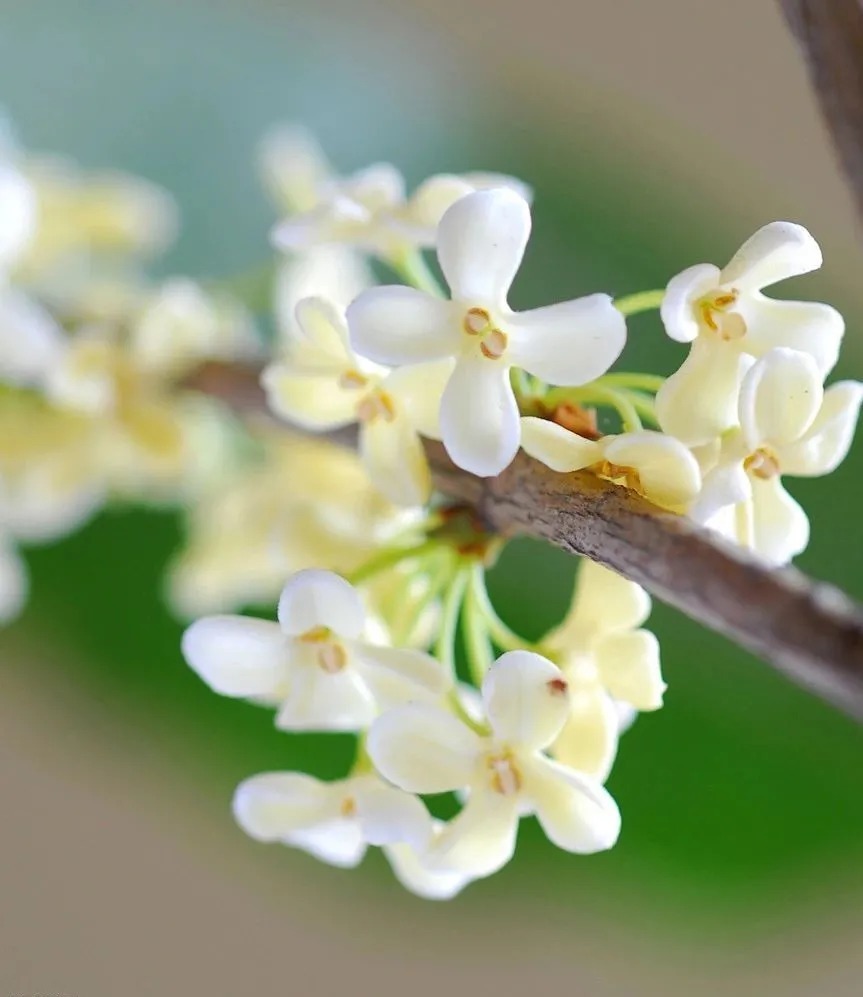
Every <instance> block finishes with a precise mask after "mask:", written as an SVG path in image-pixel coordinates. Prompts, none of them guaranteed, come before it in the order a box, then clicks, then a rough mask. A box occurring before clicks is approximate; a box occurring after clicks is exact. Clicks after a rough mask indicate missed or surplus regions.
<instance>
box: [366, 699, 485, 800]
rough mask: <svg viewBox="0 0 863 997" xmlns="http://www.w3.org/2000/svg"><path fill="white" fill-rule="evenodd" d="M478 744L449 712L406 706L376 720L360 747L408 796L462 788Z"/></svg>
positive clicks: (479, 747)
mask: <svg viewBox="0 0 863 997" xmlns="http://www.w3.org/2000/svg"><path fill="white" fill-rule="evenodd" d="M482 744H483V742H482V741H481V739H480V738H479V737H478V736H477V735H476V734H474V733H473V731H471V730H470V729H469V728H468V727H466V726H465V725H464V724H463V723H462V722H461V721H460V720H458V719H457V718H456V717H454V716H453V715H452V714H451V713H447V712H446V711H444V710H442V709H440V708H439V707H436V706H429V705H426V704H421V703H412V704H410V705H408V706H401V707H399V708H397V709H394V710H390V711H389V712H387V713H385V714H384V715H383V716H381V717H379V718H378V719H377V720H376V721H375V722H374V724H373V725H372V728H371V730H370V731H369V734H368V740H367V742H366V747H367V749H368V752H369V755H370V757H371V759H372V761H373V762H374V764H375V768H377V770H378V771H379V772H380V773H381V775H383V776H384V778H386V779H388V780H389V781H390V782H392V783H393V784H394V785H396V786H398V787H399V788H400V789H404V790H406V791H407V792H409V793H446V792H449V791H451V790H454V789H461V788H462V787H464V786H467V785H468V783H469V782H470V780H471V777H472V775H473V771H474V766H475V765H476V762H477V758H478V756H479V753H480V750H481V748H482Z"/></svg>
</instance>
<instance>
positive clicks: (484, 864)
mask: <svg viewBox="0 0 863 997" xmlns="http://www.w3.org/2000/svg"><path fill="white" fill-rule="evenodd" d="M518 823H519V798H518V796H504V795H503V794H501V793H495V792H492V791H485V790H479V789H476V790H473V791H472V792H471V794H470V796H469V797H468V799H467V802H466V803H465V805H464V807H463V809H462V811H461V813H459V814H458V816H456V817H454V818H453V819H452V820H451V821H450V822H449V823H448V824H447V825H446V826H445V827H444V828H443V829H442V830H441V832H440V834H439V835H438V836H437V837H436V839H435V840H434V842H433V843H432V845H431V847H430V848H429V850H428V853H427V854H428V863H429V866H430V867H431V868H432V869H435V868H437V869H441V870H450V871H454V872H462V873H464V874H466V875H469V876H471V877H473V878H474V879H479V878H481V877H483V876H491V875H492V874H493V873H495V872H497V871H498V870H499V869H502V868H503V867H504V866H505V865H506V864H507V862H509V860H510V859H511V858H512V856H513V854H514V853H515V842H516V837H517V835H518Z"/></svg>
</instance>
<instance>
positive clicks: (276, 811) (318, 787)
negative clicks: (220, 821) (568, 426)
mask: <svg viewBox="0 0 863 997" xmlns="http://www.w3.org/2000/svg"><path fill="white" fill-rule="evenodd" d="M233 810H234V817H235V818H236V821H237V823H238V824H239V825H240V827H241V828H242V829H243V830H244V831H245V832H246V834H248V835H249V836H250V837H252V838H255V839H256V840H257V841H283V840H284V839H285V837H286V835H288V834H290V833H291V832H293V831H296V830H298V829H300V828H304V827H312V826H314V825H315V824H318V823H321V822H323V821H328V820H332V819H334V818H335V817H336V816H338V803H337V799H336V794H334V793H333V791H332V787H331V786H329V785H328V784H327V783H324V782H321V781H320V780H319V779H315V778H313V777H312V776H310V775H305V774H304V773H302V772H265V773H262V774H261V775H256V776H252V778H250V779H246V780H245V782H241V783H240V785H239V786H238V787H237V791H236V793H235V794H234V803H233Z"/></svg>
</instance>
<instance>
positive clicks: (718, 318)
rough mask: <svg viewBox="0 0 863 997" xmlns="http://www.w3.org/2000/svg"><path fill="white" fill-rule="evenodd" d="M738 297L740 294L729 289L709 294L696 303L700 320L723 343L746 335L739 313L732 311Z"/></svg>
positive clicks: (744, 324)
mask: <svg viewBox="0 0 863 997" xmlns="http://www.w3.org/2000/svg"><path fill="white" fill-rule="evenodd" d="M739 297H740V292H739V291H738V290H736V289H735V288H731V290H729V291H718V292H717V293H715V294H709V295H707V296H706V297H704V298H702V299H701V301H699V302H698V310H699V312H700V313H701V320H702V321H703V322H704V324H705V325H706V326H707V328H708V329H710V330H711V331H712V332H715V333H716V334H717V335H718V336H719V338H720V339H722V340H724V341H725V342H730V341H731V340H733V339H742V338H743V337H744V336H745V335H746V322H745V321H744V319H743V316H742V315H741V314H740V313H739V312H736V311H734V305H735V304H737V299H738V298H739Z"/></svg>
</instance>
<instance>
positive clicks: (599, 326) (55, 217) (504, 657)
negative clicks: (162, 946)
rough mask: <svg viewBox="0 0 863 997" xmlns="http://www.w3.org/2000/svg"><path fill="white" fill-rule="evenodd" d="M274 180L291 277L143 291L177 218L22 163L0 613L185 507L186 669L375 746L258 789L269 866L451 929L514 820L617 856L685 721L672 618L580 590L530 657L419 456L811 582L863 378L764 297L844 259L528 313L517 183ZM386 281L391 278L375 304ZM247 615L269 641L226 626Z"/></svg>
mask: <svg viewBox="0 0 863 997" xmlns="http://www.w3.org/2000/svg"><path fill="white" fill-rule="evenodd" d="M260 165H261V174H262V178H263V181H264V184H265V186H266V188H267V189H268V191H269V192H270V194H271V196H272V198H273V201H274V203H275V204H276V206H277V208H278V210H279V211H280V213H282V214H283V215H284V217H283V218H282V220H281V221H280V222H279V223H278V224H277V225H276V227H275V229H274V231H273V243H274V246H275V247H276V250H277V263H276V265H275V268H273V266H272V265H268V266H267V268H266V269H265V270H264V271H263V272H262V273H261V274H260V275H257V274H254V273H253V274H251V275H246V276H244V277H241V278H238V279H232V280H229V281H221V282H211V283H208V284H201V283H200V282H196V281H193V280H190V279H188V278H185V277H182V276H180V277H173V278H169V279H166V280H161V281H152V280H151V279H149V278H148V277H147V275H146V270H145V267H144V263H145V262H146V260H147V259H148V258H149V257H151V256H152V255H153V254H154V253H155V252H157V251H160V250H162V249H164V248H165V247H166V246H167V244H168V243H169V241H170V238H171V236H172V233H173V231H174V228H175V223H176V212H175V209H174V208H173V205H172V203H171V201H170V199H169V198H168V197H167V195H165V194H164V193H163V192H161V191H159V190H158V189H156V188H154V187H152V186H151V185H149V184H146V183H144V182H143V181H139V180H137V179H135V178H131V177H126V176H123V175H119V174H105V175H98V176H89V175H84V174H82V173H81V172H80V171H78V170H77V169H75V168H74V167H73V166H71V165H69V164H67V163H64V162H60V161H58V160H56V159H49V158H45V157H34V156H31V155H29V154H25V153H24V152H22V151H21V150H18V149H16V148H5V149H3V151H2V155H0V379H2V382H3V386H2V389H0V618H4V619H7V618H11V617H12V616H13V615H14V614H15V613H17V612H18V610H19V609H20V607H21V605H22V603H23V600H24V594H25V589H26V574H25V571H24V567H23V563H22V561H21V559H20V556H19V554H18V548H19V546H20V545H23V544H27V543H31V542H42V541H47V540H52V539H56V538H58V537H60V536H62V535H63V534H65V533H66V532H68V531H70V530H72V529H74V528H75V527H76V526H77V525H79V524H81V523H83V522H84V521H85V520H86V519H87V518H88V517H90V516H91V515H93V514H94V513H95V512H96V511H97V510H98V509H99V508H100V507H101V506H102V505H103V504H104V503H105V502H107V501H117V500H124V501H129V500H135V501H147V502H153V501H157V502H159V503H162V504H171V505H174V506H176V507H178V508H180V509H182V510H183V512H184V514H185V519H186V523H187V542H186V545H185V547H184V548H183V550H182V551H180V552H179V553H178V555H177V557H176V558H175V560H174V562H173V565H172V567H171V570H170V573H169V579H168V588H167V591H168V596H169V599H170V601H171V604H172V605H173V607H174V609H175V610H176V612H177V613H178V614H179V615H181V616H183V617H184V618H186V619H188V620H193V621H194V622H191V624H190V625H189V627H188V629H187V630H186V632H185V635H184V637H183V645H182V649H183V654H184V656H185V658H186V660H187V662H188V664H189V665H190V666H191V667H192V668H193V669H194V671H195V672H196V673H197V674H198V675H199V676H200V677H201V678H202V679H203V681H204V682H206V683H207V684H208V685H209V686H210V687H211V688H212V689H213V690H214V691H215V692H217V693H219V694H221V695H225V696H232V697H237V698H242V699H247V700H250V701H253V702H255V703H259V704H261V705H263V706H265V707H269V708H270V709H272V710H274V723H275V725H276V727H278V728H279V729H280V730H283V731H286V732H289V731H320V732H340V733H345V732H348V733H351V734H354V735H356V753H355V760H354V763H353V765H352V767H351V768H350V771H348V772H347V773H346V774H345V776H344V777H343V778H341V779H339V780H337V781H335V782H322V781H320V780H319V779H317V778H315V777H314V776H313V775H312V774H310V773H309V772H307V771H297V772H270V773H265V774H262V775H257V776H253V777H251V778H249V779H248V780H246V781H245V782H244V783H243V784H242V785H241V786H240V787H239V788H238V790H237V792H236V796H235V799H234V813H235V816H236V819H237V821H238V822H239V824H240V826H241V827H242V828H243V829H244V830H245V831H246V832H247V833H248V834H249V835H250V836H252V837H253V838H256V839H258V840H260V841H264V842H281V843H284V844H287V845H290V846H293V847H296V848H301V849H304V850H305V851H307V852H310V853H311V854H313V855H315V856H317V857H318V858H320V859H322V860H324V861H327V862H330V863H333V864H335V865H339V866H345V867H348V866H355V865H357V864H358V863H359V862H360V861H361V860H362V858H363V855H364V854H365V852H366V851H367V849H368V847H369V846H376V847H381V848H382V849H383V851H384V853H385V855H386V857H387V859H388V860H389V863H390V865H391V866H392V868H393V871H394V873H395V875H396V876H397V877H398V878H399V880H400V881H401V882H402V883H404V885H405V886H407V887H408V888H409V889H410V890H412V891H414V892H415V893H417V894H419V895H422V896H426V897H433V898H440V899H442V898H447V897H451V896H454V895H455V894H456V893H458V892H459V891H460V890H461V889H462V888H464V887H465V886H466V885H467V884H468V883H470V882H472V881H473V880H476V879H479V878H482V877H486V876H489V875H491V874H492V873H494V872H496V871H497V870H499V869H500V868H501V867H502V866H503V865H504V864H505V863H507V862H508V861H509V860H510V859H511V858H512V856H513V853H514V850H515V846H516V840H517V833H518V827H519V823H520V821H521V819H522V818H523V817H529V816H535V817H536V819H537V821H538V823H539V825H540V826H541V828H542V829H543V831H544V832H545V834H546V836H547V837H548V839H549V840H550V841H551V842H552V843H553V844H554V845H556V846H557V847H558V848H560V849H563V850H565V851H568V852H572V853H579V854H586V853H591V852H596V851H600V850H603V849H607V848H610V847H612V846H613V845H614V843H615V841H616V840H617V837H618V834H619V831H620V813H619V811H618V808H617V805H616V804H615V802H614V800H613V799H612V797H611V796H610V795H609V793H608V791H607V790H606V789H605V788H604V784H605V782H606V780H607V778H608V776H609V774H610V772H611V769H612V765H613V763H614V760H615V757H616V754H617V750H618V745H619V741H620V737H621V735H622V734H623V732H624V731H625V730H627V728H628V727H629V726H630V725H631V724H632V722H633V721H634V719H635V717H636V716H637V714H638V713H640V712H647V711H654V710H657V709H659V708H660V707H661V706H662V702H663V694H664V691H665V684H664V682H663V679H662V675H661V669H660V655H659V645H658V642H657V639H656V637H655V636H654V635H653V634H652V633H651V632H649V631H648V630H646V629H644V624H645V622H646V620H647V617H648V615H649V612H650V600H649V597H648V596H647V594H646V593H645V592H644V590H643V589H641V588H640V587H639V586H638V585H636V584H634V583H633V582H630V581H628V580H626V579H624V578H622V577H620V576H618V575H616V574H614V573H613V572H612V571H610V570H608V569H607V568H605V567H601V566H600V565H598V564H596V563H593V562H589V561H584V562H582V563H581V565H580V568H579V571H578V576H577V580H576V583H575V587H574V592H573V598H572V603H571V606H570V609H569V610H568V612H567V613H566V616H565V617H564V619H563V620H561V621H559V623H558V624H557V625H556V626H554V627H553V628H552V629H551V630H550V632H548V633H547V634H546V635H545V636H544V637H542V638H541V639H539V640H538V641H532V640H528V639H526V638H525V637H524V636H522V635H521V634H519V633H517V632H515V631H514V630H513V629H512V628H511V627H510V626H509V625H508V624H507V623H506V622H505V621H504V620H502V619H501V618H500V616H499V614H498V612H497V610H496V608H495V607H494V605H493V603H492V600H491V599H490V597H489V594H488V590H487V586H486V574H487V571H488V569H489V568H490V567H491V566H492V565H493V564H494V563H495V561H496V559H497V556H498V554H499V553H500V550H501V548H502V546H503V543H504V541H503V540H502V538H500V537H497V536H495V535H493V534H490V533H489V532H488V531H487V529H486V527H485V526H484V524H483V523H482V522H480V521H478V520H477V518H476V516H475V514H474V513H473V512H472V510H471V509H470V508H467V507H464V506H460V505H457V504H453V503H451V502H449V501H448V500H446V499H445V498H444V497H442V496H439V495H437V494H436V493H435V491H434V482H433V478H432V473H431V470H430V467H429V463H428V460H427V453H428V447H427V446H426V443H425V440H439V441H441V443H442V445H443V447H444V448H445V450H446V453H447V454H448V455H449V458H450V460H451V461H452V463H453V464H454V465H456V466H457V467H458V468H461V469H462V470H464V471H466V472H469V473H472V474H474V475H478V476H481V477H491V476H497V475H500V474H502V473H503V472H505V471H506V469H507V467H508V466H509V465H510V464H511V463H512V462H513V461H514V460H516V459H518V460H522V461H526V460H528V458H534V459H536V460H538V461H540V462H542V464H544V465H546V467H547V468H548V469H549V472H550V473H559V474H562V473H570V472H575V471H578V472H581V473H582V474H585V475H593V476H595V477H596V478H600V479H603V480H604V481H606V482H610V483H611V486H616V487H619V488H623V489H628V490H630V491H633V492H636V493H638V494H639V495H640V496H642V497H643V498H644V499H646V500H648V501H649V502H651V503H653V504H654V505H655V506H658V507H660V508H661V509H663V510H666V511H667V512H669V513H671V514H675V515H680V516H690V517H692V518H693V519H694V520H696V521H697V522H699V523H702V524H704V525H705V526H706V527H708V528H710V529H713V530H717V531H719V532H720V533H722V534H724V535H725V537H727V538H728V539H729V540H731V541H733V542H735V543H737V544H739V545H741V546H743V547H745V548H747V549H748V550H749V551H750V553H751V555H752V556H753V557H754V558H756V559H759V560H760V561H761V562H763V563H764V564H765V565H768V566H775V565H781V564H785V563H787V562H788V561H790V560H791V559H792V558H793V557H794V556H796V555H797V554H798V553H800V552H801V551H802V550H803V549H804V547H805V546H806V543H807V540H808V534H809V524H808V520H807V518H806V515H805V513H804V511H803V510H802V508H801V507H800V506H799V505H798V504H797V503H796V501H795V500H794V499H793V498H792V497H791V496H790V495H789V494H788V492H787V491H786V490H785V488H784V486H783V482H782V478H783V475H788V476H792V477H793V476H801V475H802V476H817V475H823V474H827V473H829V472H830V471H832V470H833V469H834V468H835V467H836V466H837V465H838V464H839V463H840V461H841V460H842V459H843V458H844V456H845V454H846V453H847V451H848V448H849V446H850V443H851V438H852V435H853V431H854V427H855V424H856V421H857V416H858V412H859V408H860V405H861V401H863V386H861V385H860V384H858V383H857V382H852V381H840V382H837V383H833V384H832V385H830V386H829V387H827V388H826V389H825V387H824V381H825V378H826V377H827V376H828V375H829V374H830V372H831V370H832V369H833V367H834V365H835V363H836V361H837V358H838V352H839V345H840V341H841V338H842V335H843V332H844V323H843V320H842V318H841V316H840V315H839V314H838V313H837V312H836V311H835V310H834V309H832V308H830V307H829V306H827V305H823V304H817V303H809V302H796V301H791V302H789V301H780V300H777V299H774V298H770V297H767V296H765V295H764V294H763V293H762V292H763V289H764V288H765V287H769V286H770V285H772V284H774V283H776V282H778V281H780V280H784V279H786V278H788V277H793V276H797V275H801V274H804V273H806V272H808V271H811V270H813V269H815V268H817V267H818V266H820V263H821V253H820V250H819V248H818V246H817V244H816V243H815V241H814V240H813V239H812V237H811V236H810V235H809V233H808V232H807V231H806V230H805V229H803V228H802V227H800V226H799V225H794V224H790V223H787V222H775V223H772V224H769V225H766V226H765V227H764V228H762V229H760V230H759V231H758V232H756V233H755V235H754V236H752V237H751V238H750V239H749V240H748V241H747V242H746V243H744V245H743V246H742V247H741V249H740V250H739V251H738V253H737V254H736V255H735V256H734V257H733V259H732V260H731V262H730V263H728V265H727V266H726V267H724V268H723V269H720V268H718V267H716V266H713V265H711V264H700V265H698V266H694V267H691V268H689V269H688V270H686V271H684V272H683V273H681V274H679V275H677V276H676V277H674V278H672V280H671V281H670V282H669V284H668V286H667V288H666V289H665V290H664V291H647V292H640V293H637V294H633V295H630V296H628V297H624V298H617V299H614V298H612V297H611V296H610V295H609V294H606V293H594V294H589V295H587V296H582V297H577V298H574V299H572V300H569V301H565V302H562V303H555V304H550V305H544V306H541V307H536V308H529V309H527V310H517V309H515V308H513V307H512V306H511V305H510V303H509V297H510V289H511V286H512V284H513V282H514V280H515V278H516V275H517V272H518V270H519V267H520V265H521V263H522V259H523V257H524V255H525V253H526V251H527V248H528V241H529V236H530V229H531V198H532V192H531V190H530V188H528V187H527V186H526V185H525V184H524V183H522V182H521V181H519V180H517V179H515V178H512V177H508V176H504V175H501V174H494V173H468V174H462V175H456V174H440V175H436V176H433V177H431V178H429V179H428V180H426V181H425V182H424V183H422V184H420V185H419V187H417V188H416V189H415V190H414V191H413V192H412V193H408V191H407V186H406V184H405V182H404V179H403V178H402V177H401V175H400V174H399V173H398V171H397V170H396V169H395V168H394V167H392V166H390V165H388V164H376V165H373V166H370V167H368V168H366V169H363V170H360V171H359V172H357V173H354V174H353V175H351V176H348V177H339V176H338V175H337V174H336V172H335V171H334V170H333V168H332V167H331V166H330V164H329V163H328V162H327V161H326V159H325V157H324V156H323V154H322V152H321V151H320V149H319V148H318V147H317V145H316V144H315V143H314V142H313V140H312V139H311V138H310V137H309V136H308V135H306V134H305V133H303V132H300V131H298V130H296V129H292V128H280V129H277V130H276V131H274V132H273V133H272V134H271V135H270V136H269V137H268V138H267V140H266V141H265V142H264V144H263V146H262V151H261V161H260ZM426 254H428V255H426ZM431 254H433V256H434V259H432V258H431ZM372 264H373V266H372ZM381 268H384V269H386V270H387V271H388V272H389V273H391V274H392V275H393V277H394V278H395V279H397V280H398V281H399V283H393V284H388V285H383V286H380V285H375V283H374V278H373V272H374V271H375V270H379V269H381ZM438 275H439V276H438ZM439 277H442V278H443V282H444V283H440V282H439ZM444 285H445V286H444ZM262 287H263V289H264V292H265V300H264V301H262V300H261V295H260V291H261V288H262ZM270 307H272V309H273V315H274V318H275V327H276V336H275V339H274V340H273V341H272V342H269V343H268V341H267V338H266V337H265V336H264V335H263V334H259V331H258V328H257V324H256V317H257V314H256V313H260V312H262V311H264V310H265V309H268V308H270ZM657 308H658V309H659V311H660V317H661V320H662V323H663V325H664V327H665V331H666V332H667V334H668V336H669V337H670V338H671V339H672V340H674V341H676V342H680V343H688V344H690V346H689V353H688V356H687V357H686V358H685V359H684V360H683V362H682V364H681V366H680V367H679V369H678V370H677V371H676V372H674V373H672V374H671V376H669V377H667V378H665V377H661V376H659V375H656V374H646V373H628V372H625V371H623V372H621V371H615V372H611V370H610V369H611V367H612V365H613V364H614V363H615V362H616V361H617V359H618V357H619V356H620V354H621V353H622V351H623V349H624V346H625V343H626V334H627V318H628V317H629V316H631V315H633V314H635V313H637V312H639V311H645V310H648V309H657ZM225 363H228V364H234V365H241V366H242V367H243V369H247V368H248V367H249V366H251V365H258V366H259V367H260V368H261V369H262V372H261V385H262V387H263V390H264V393H265V395H266V399H267V403H268V408H269V414H265V413H262V412H257V413H255V414H254V415H245V414H236V413H232V412H229V411H227V410H226V409H225V408H223V407H222V405H221V403H219V402H218V401H217V400H215V399H214V398H213V397H210V396H209V395H207V394H206V393H205V392H202V391H201V390H200V387H201V381H200V380H196V375H199V374H200V373H201V370H202V368H204V367H206V366H207V365H209V366H210V367H212V366H213V365H214V364H223V365H224V364H225ZM196 385H197V387H196ZM310 434H311V435H310ZM314 434H318V435H317V436H315V435H314ZM332 434H339V435H344V434H348V435H351V436H352V437H353V438H355V439H356V441H357V445H356V447H355V449H341V448H340V447H338V446H336V445H335V444H334V443H333V442H330V441H328V439H327V436H329V435H332ZM519 451H524V452H525V454H526V455H527V457H524V456H519ZM534 472H535V473H537V474H539V473H549V472H546V471H543V470H542V469H540V468H537V467H534ZM276 604H277V613H276V616H277V620H276V621H273V620H272V619H270V618H267V616H266V611H267V610H272V608H273V606H274V605H276ZM250 606H251V607H254V608H255V609H256V610H258V611H263V613H264V615H253V616H243V615H234V614H235V613H236V611H237V610H240V609H243V608H246V607H250ZM270 615H271V614H270ZM308 768H309V769H313V768H314V765H313V760H310V764H309V766H308ZM441 800H443V801H444V802H443V803H442V802H441ZM453 811H455V816H451V814H452V813H453ZM447 814H449V815H450V816H448V817H446V815H447ZM445 817H446V819H445Z"/></svg>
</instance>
